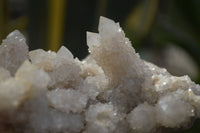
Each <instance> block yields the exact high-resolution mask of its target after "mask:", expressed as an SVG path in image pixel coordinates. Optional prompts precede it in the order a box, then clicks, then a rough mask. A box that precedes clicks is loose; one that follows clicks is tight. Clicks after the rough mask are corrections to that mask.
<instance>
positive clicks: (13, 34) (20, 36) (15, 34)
mask: <svg viewBox="0 0 200 133" xmlns="http://www.w3.org/2000/svg"><path fill="white" fill-rule="evenodd" d="M8 38H14V39H16V40H18V41H20V42H22V41H23V42H25V41H26V39H25V38H24V35H23V34H22V33H21V32H20V31H18V30H14V31H13V32H11V33H10V34H8V36H7V37H6V39H8Z"/></svg>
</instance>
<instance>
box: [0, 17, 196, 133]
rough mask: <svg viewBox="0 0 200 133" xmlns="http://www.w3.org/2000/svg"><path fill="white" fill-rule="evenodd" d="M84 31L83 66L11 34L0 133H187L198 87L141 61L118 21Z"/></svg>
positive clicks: (0, 61)
mask: <svg viewBox="0 0 200 133" xmlns="http://www.w3.org/2000/svg"><path fill="white" fill-rule="evenodd" d="M98 29H99V33H91V32H87V45H88V47H89V48H88V50H89V53H90V54H89V55H88V56H87V57H86V58H85V59H84V60H82V61H80V60H79V59H77V58H74V56H73V55H72V53H71V52H70V51H69V50H68V49H67V48H65V47H64V46H62V47H61V48H60V49H59V51H58V52H53V51H44V50H42V49H37V50H33V51H29V52H28V46H27V45H26V41H25V38H24V36H23V35H22V34H21V33H20V32H19V31H14V32H12V33H10V34H9V35H8V36H7V38H6V39H5V40H3V43H2V45H1V46H0V132H2V133H8V132H9V133H10V132H12V133H158V132H172V131H175V130H178V129H179V128H181V129H184V128H188V127H189V126H190V125H191V123H192V122H194V120H195V119H197V118H199V117H200V86H199V85H197V84H195V83H194V82H193V81H191V79H190V77H188V76H182V77H176V76H173V75H171V74H170V73H168V72H167V70H166V69H164V68H159V67H157V66H156V65H154V64H152V63H149V62H146V61H144V60H142V59H141V58H140V56H139V54H137V53H136V52H135V49H134V48H133V47H132V44H131V42H130V41H129V39H128V38H126V37H125V33H124V32H123V30H122V29H121V27H120V25H119V23H115V22H114V21H112V20H110V19H107V18H105V17H100V22H99V28H98Z"/></svg>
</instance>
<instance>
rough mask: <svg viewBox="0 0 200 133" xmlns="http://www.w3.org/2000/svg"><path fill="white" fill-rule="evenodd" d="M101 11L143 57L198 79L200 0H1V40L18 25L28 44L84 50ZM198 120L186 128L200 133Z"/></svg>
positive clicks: (75, 51) (76, 51) (79, 52)
mask: <svg viewBox="0 0 200 133" xmlns="http://www.w3.org/2000/svg"><path fill="white" fill-rule="evenodd" d="M100 16H105V17H108V18H110V19H113V20H114V21H115V22H120V25H121V26H122V28H123V29H124V31H125V33H126V36H127V37H128V38H130V40H131V41H132V44H133V47H134V48H135V49H136V51H137V52H139V53H140V54H141V57H142V58H144V59H146V60H148V61H151V62H154V63H155V64H157V65H159V66H161V67H166V68H167V69H168V71H170V73H172V74H174V75H177V76H181V75H185V74H188V75H189V76H190V77H191V78H192V79H193V80H194V81H195V82H197V83H200V73H199V69H200V0H0V40H2V39H4V38H5V37H6V36H7V34H8V33H10V32H11V31H13V30H15V29H18V30H20V31H21V32H22V33H23V34H24V35H25V36H26V38H27V43H28V45H29V48H30V50H33V49H38V48H42V49H45V50H49V49H51V50H53V51H57V50H58V49H59V47H60V46H61V45H65V46H66V47H67V48H68V49H69V50H70V51H71V52H72V53H73V55H74V56H75V57H78V58H79V59H83V58H85V57H86V56H87V54H88V52H87V45H86V31H92V32H97V29H98V20H99V17H100ZM199 132H200V120H196V122H195V123H194V126H193V127H192V128H191V129H189V130H186V131H184V133H199Z"/></svg>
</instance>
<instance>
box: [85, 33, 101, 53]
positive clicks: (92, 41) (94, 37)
mask: <svg viewBox="0 0 200 133" xmlns="http://www.w3.org/2000/svg"><path fill="white" fill-rule="evenodd" d="M86 34H87V45H88V47H89V52H90V51H91V50H90V49H92V48H93V47H98V46H100V36H99V34H97V33H93V32H87V33H86Z"/></svg>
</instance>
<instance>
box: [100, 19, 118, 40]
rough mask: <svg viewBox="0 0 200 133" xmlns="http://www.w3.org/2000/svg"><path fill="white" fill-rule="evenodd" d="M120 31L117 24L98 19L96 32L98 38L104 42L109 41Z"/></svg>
mask: <svg viewBox="0 0 200 133" xmlns="http://www.w3.org/2000/svg"><path fill="white" fill-rule="evenodd" d="M120 29H121V28H120V27H119V24H116V23H115V22H114V21H113V20H111V19H108V18H105V17H102V16H101V17H100V20H99V27H98V30H99V34H100V36H101V37H102V38H104V39H105V40H107V39H108V40H111V39H112V38H113V37H114V36H116V33H118V32H119V31H120Z"/></svg>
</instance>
